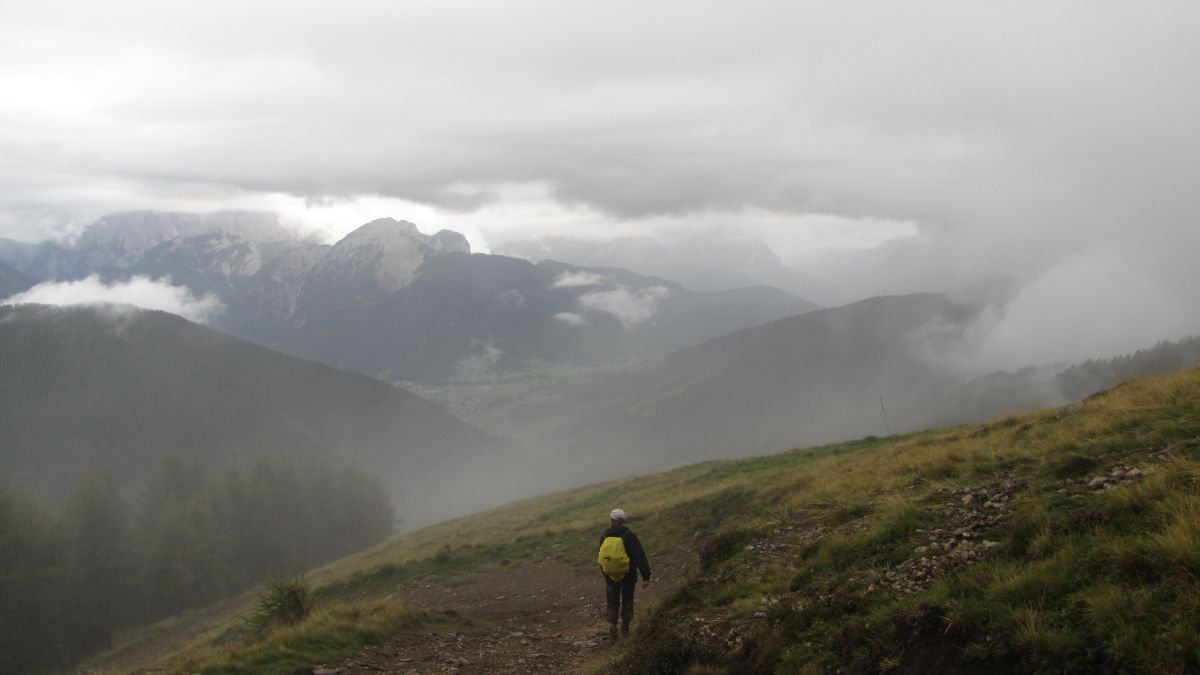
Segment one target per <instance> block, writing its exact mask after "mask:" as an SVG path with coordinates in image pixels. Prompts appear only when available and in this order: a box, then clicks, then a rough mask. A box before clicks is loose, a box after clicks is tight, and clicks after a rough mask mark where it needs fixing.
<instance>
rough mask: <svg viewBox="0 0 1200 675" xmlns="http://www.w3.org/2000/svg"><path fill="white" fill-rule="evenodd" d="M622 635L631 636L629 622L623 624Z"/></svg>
mask: <svg viewBox="0 0 1200 675" xmlns="http://www.w3.org/2000/svg"><path fill="white" fill-rule="evenodd" d="M621 637H629V622H628V621H626V622H625V623H623V624H621Z"/></svg>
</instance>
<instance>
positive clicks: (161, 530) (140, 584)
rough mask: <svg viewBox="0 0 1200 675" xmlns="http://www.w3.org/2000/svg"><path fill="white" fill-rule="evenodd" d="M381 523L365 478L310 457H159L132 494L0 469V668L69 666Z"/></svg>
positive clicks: (386, 518) (372, 535) (356, 539)
mask: <svg viewBox="0 0 1200 675" xmlns="http://www.w3.org/2000/svg"><path fill="white" fill-rule="evenodd" d="M392 526H393V512H392V508H391V505H390V503H389V500H388V496H387V494H386V493H385V492H384V490H383V488H382V486H381V484H380V481H379V480H378V479H377V478H372V477H368V476H367V475H366V474H364V473H363V472H362V471H361V470H358V469H355V468H352V467H338V466H336V465H333V464H329V463H324V462H320V461H317V460H314V459H308V460H304V461H299V462H298V461H295V460H292V459H287V458H280V457H274V458H267V457H263V458H260V459H258V460H257V461H255V462H254V463H253V465H251V466H249V467H241V466H238V465H235V464H227V465H218V466H208V465H206V464H204V463H202V462H201V461H199V460H198V459H197V458H195V457H188V456H184V455H179V454H172V455H169V456H166V457H164V458H163V459H162V460H161V461H159V462H158V463H157V464H156V466H155V467H153V472H152V476H151V478H150V480H149V482H148V484H147V485H146V486H145V488H143V489H142V490H140V491H138V492H137V493H136V494H135V495H134V497H133V498H125V497H123V496H122V495H121V492H120V490H119V489H118V486H117V483H116V481H114V480H113V477H112V476H111V475H110V474H108V473H92V472H89V473H85V474H83V475H81V476H80V477H79V479H78V480H76V481H75V483H74V486H73V488H72V490H71V492H70V494H69V495H68V497H67V500H66V502H65V503H64V504H62V505H54V506H50V505H48V504H46V503H44V502H43V501H42V500H38V499H35V498H33V497H32V496H30V495H28V494H26V493H24V492H23V491H22V490H20V488H19V487H18V486H17V485H15V484H14V481H12V480H11V479H9V477H8V476H6V475H4V472H3V471H0V533H2V535H3V546H2V547H0V597H3V598H4V602H2V603H0V672H5V673H29V672H39V671H42V670H58V669H60V668H66V667H70V666H72V665H73V664H74V663H75V662H76V661H77V660H79V659H80V658H81V657H83V656H85V655H87V654H88V653H89V652H92V651H94V650H96V649H98V648H103V647H107V646H110V645H111V643H112V638H113V635H114V632H115V631H116V630H118V629H120V628H122V627H126V626H130V625H136V624H142V623H145V622H147V621H150V620H153V619H156V618H159V617H162V616H166V615H173V614H178V613H179V612H181V611H183V610H186V609H189V608H194V607H198V606H202V605H205V604H208V603H212V602H215V601H218V600H221V599H223V598H226V597H229V596H230V595H232V594H234V593H238V592H240V591H243V590H245V589H246V588H248V587H249V586H250V585H251V584H254V583H255V582H258V581H261V580H263V579H265V578H267V577H269V576H271V575H286V574H295V573H298V572H301V571H303V570H305V569H308V568H310V567H313V566H315V565H318V564H320V563H322V562H325V561H328V560H330V559H333V558H337V557H340V556H344V555H347V554H349V553H352V552H354V551H357V550H359V549H361V548H363V547H365V546H369V545H370V544H374V543H376V542H378V541H380V540H382V539H383V538H385V537H387V536H388V535H390V534H391V532H392Z"/></svg>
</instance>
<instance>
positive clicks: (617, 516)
mask: <svg viewBox="0 0 1200 675" xmlns="http://www.w3.org/2000/svg"><path fill="white" fill-rule="evenodd" d="M608 517H609V518H612V519H613V520H625V512H624V511H622V510H621V509H613V510H612V513H610V514H608Z"/></svg>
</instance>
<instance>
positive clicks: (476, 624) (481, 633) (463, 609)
mask: <svg viewBox="0 0 1200 675" xmlns="http://www.w3.org/2000/svg"><path fill="white" fill-rule="evenodd" d="M651 563H652V565H653V567H654V575H655V581H654V583H652V584H651V585H650V587H649V588H645V589H643V588H640V587H639V588H638V592H637V600H638V605H637V607H638V613H639V614H641V613H642V612H644V611H645V609H646V607H647V605H649V604H652V603H654V602H655V601H657V600H658V599H659V598H661V597H662V596H663V595H665V593H666V592H667V590H668V589H669V586H670V585H671V583H672V581H673V580H675V579H677V578H678V577H679V575H680V573H681V572H682V567H683V566H684V565H686V564H688V561H687V560H682V559H681V560H671V559H663V558H661V557H660V558H658V559H656V557H655V556H653V554H652V555H651ZM603 584H604V582H603V581H602V580H601V578H600V575H599V573H595V574H585V573H583V572H580V571H578V570H575V569H573V568H571V567H569V566H568V565H566V564H564V563H562V562H559V561H555V560H544V561H535V562H527V563H523V564H521V565H519V566H518V565H514V566H509V567H497V568H495V569H492V570H488V571H487V572H485V573H484V574H482V575H481V576H479V577H477V578H475V579H474V580H473V581H471V582H469V583H467V584H463V585H445V584H441V583H435V582H426V583H420V584H417V585H416V586H414V587H412V588H409V589H406V590H405V591H404V592H403V595H404V596H405V597H406V598H407V599H408V600H409V601H410V602H411V603H413V604H414V605H416V606H418V607H424V608H428V609H430V610H434V611H446V612H449V613H450V614H451V615H457V616H459V617H461V618H462V619H463V620H462V621H459V622H455V625H454V626H453V627H450V628H445V629H440V630H439V629H429V630H425V631H422V632H417V633H411V634H406V635H399V636H397V637H395V638H393V639H392V640H390V641H388V642H386V643H384V644H382V645H378V646H375V647H369V648H367V649H364V650H363V651H362V652H360V653H359V654H357V655H356V656H354V657H353V658H350V659H347V660H345V661H342V662H340V663H332V664H319V665H317V666H315V667H314V668H313V669H312V671H311V672H312V673H315V674H316V675H334V674H336V675H368V674H369V675H377V674H379V673H398V674H402V675H403V674H409V673H420V674H422V675H424V674H426V673H463V674H467V673H557V674H565V673H579V672H584V671H585V670H586V669H588V668H589V667H592V668H594V667H597V666H600V665H602V664H603V663H604V662H605V661H606V660H608V658H609V657H610V656H611V655H612V654H613V653H614V650H615V648H614V647H613V646H612V645H611V644H610V643H609V641H608V623H607V622H606V620H605V618H604V614H605V607H604V586H603ZM636 627H637V621H636V619H635V621H634V630H635V631H636Z"/></svg>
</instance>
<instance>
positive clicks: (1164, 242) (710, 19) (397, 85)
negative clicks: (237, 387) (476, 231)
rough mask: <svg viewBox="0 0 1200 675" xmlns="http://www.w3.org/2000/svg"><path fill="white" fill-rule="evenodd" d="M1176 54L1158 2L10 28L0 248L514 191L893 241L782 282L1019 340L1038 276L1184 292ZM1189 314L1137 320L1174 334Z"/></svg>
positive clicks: (97, 13) (1169, 4) (104, 15)
mask: <svg viewBox="0 0 1200 675" xmlns="http://www.w3.org/2000/svg"><path fill="white" fill-rule="evenodd" d="M1196 25H1200V5H1197V4H1196V3H1192V2H1183V1H1171V0H1168V1H1166V2H1162V3H1156V5H1155V8H1154V10H1153V11H1148V10H1147V9H1146V8H1145V7H1142V6H1135V5H1122V4H1118V3H1092V2H1083V1H1082V0H1079V1H1074V2H1063V3H1053V4H1047V3H1034V2H1015V3H1004V4H1003V5H997V4H994V3H993V4H987V5H981V4H970V3H960V2H950V1H943V2H934V1H929V0H926V1H918V2H910V3H903V4H900V3H866V4H858V3H842V2H804V3H777V2H769V1H766V0H764V1H751V2H748V3H739V4H737V5H736V6H734V5H697V4H695V3H683V2H664V3H653V4H651V5H645V6H639V7H638V10H637V17H636V20H631V17H630V15H629V12H628V11H627V10H623V9H621V8H617V7H607V6H595V7H588V8H586V10H585V9H581V8H580V6H578V5H572V4H567V3H554V2H548V1H543V2H511V3H504V4H502V5H500V4H495V5H489V4H480V3H457V2H446V3H437V4H414V3H392V4H390V5H389V4H380V3H366V2H363V3H355V2H351V3H350V4H348V5H343V6H339V9H338V11H337V12H336V13H335V12H333V11H331V10H329V9H328V8H316V7H313V8H306V7H304V6H300V5H296V4H295V3H286V4H285V3H272V2H267V3H253V4H252V5H246V4H245V3H240V4H236V5H235V4H233V3H223V2H210V3H204V4H203V5H198V6H196V7H192V8H189V11H188V13H187V16H182V15H181V13H179V12H177V11H174V10H173V9H170V8H167V7H159V6H153V7H148V6H146V5H145V4H144V3H134V2H125V3H104V4H103V5H97V4H95V3H75V4H74V5H71V6H69V7H68V8H67V9H62V8H61V5H56V6H55V7H54V8H50V7H49V6H43V5H37V4H36V3H24V4H21V3H13V4H10V6H7V7H5V8H4V9H3V10H0V64H4V65H0V83H2V84H3V85H4V86H5V90H6V92H8V95H6V97H5V101H4V102H3V103H0V234H2V233H8V234H10V235H12V234H19V235H20V236H21V237H22V238H32V237H33V236H34V235H36V233H38V232H45V231H47V230H48V229H55V228H57V229H59V230H61V229H63V228H70V227H77V226H78V224H79V223H81V222H86V220H87V218H88V217H89V216H91V217H94V216H98V215H101V214H103V213H104V212H107V211H114V210H124V209H131V208H153V207H157V206H160V205H162V204H168V205H169V206H170V207H171V208H186V205H188V204H195V205H210V208H218V207H222V206H229V201H230V200H233V199H238V200H240V201H239V202H238V204H237V207H238V208H252V207H253V206H252V205H251V204H247V203H246V201H245V200H246V199H252V198H253V197H254V195H259V194H265V193H275V192H281V193H287V194H291V195H297V196H301V197H308V198H311V199H313V200H317V201H319V200H321V199H322V198H325V197H333V198H342V197H348V198H353V197H354V196H355V195H372V194H382V195H391V196H395V197H399V198H403V199H407V200H410V201H414V202H420V203H424V204H432V205H435V206H437V207H438V208H440V209H442V210H445V211H458V212H460V213H468V214H469V213H477V214H480V217H481V218H483V214H484V213H485V211H486V208H485V207H488V206H490V205H497V204H500V205H503V200H504V199H505V196H504V195H505V188H506V186H512V185H531V184H533V185H542V186H545V188H546V190H547V194H548V195H549V196H550V197H551V198H552V199H554V200H557V202H558V204H557V205H554V206H555V208H564V209H567V210H568V211H570V213H572V214H575V215H576V216H578V214H583V216H582V218H584V219H588V220H592V221H600V222H601V223H604V222H609V223H612V225H613V227H617V226H620V225H621V224H622V223H627V222H629V221H631V220H638V221H639V222H641V223H642V226H643V227H645V228H646V229H649V230H662V229H664V228H668V227H670V228H674V229H675V231H678V229H680V228H686V227H687V226H688V223H689V222H690V219H693V218H695V219H697V220H704V221H705V222H706V223H711V222H712V221H713V220H714V219H721V218H726V219H727V220H728V221H729V222H730V224H731V227H735V228H736V227H739V226H744V227H755V226H756V223H754V222H743V221H744V219H746V218H749V217H751V216H748V215H747V214H753V213H756V212H769V213H773V214H778V215H781V216H787V215H789V214H793V215H804V214H814V213H816V214H832V215H838V216H845V217H846V218H848V219H860V220H867V219H882V220H888V221H911V222H913V223H915V224H916V225H917V227H918V228H919V229H920V236H919V237H916V238H914V239H910V240H906V241H903V242H894V243H893V244H889V245H885V246H884V247H882V248H879V249H876V250H870V251H855V252H853V253H851V254H847V255H844V256H839V255H838V254H835V253H832V252H831V253H828V254H827V255H826V256H825V258H824V259H823V260H822V259H818V260H814V261H810V262H811V264H812V265H813V266H814V268H810V269H806V270H805V271H818V270H816V269H815V267H822V266H823V267H824V268H825V269H828V270H829V271H830V272H829V274H830V276H832V277H834V279H833V280H834V281H835V282H837V283H839V285H842V286H844V287H847V288H855V289H857V291H858V293H859V294H861V295H868V294H877V293H885V292H906V291H916V290H949V289H964V288H965V289H969V291H970V292H971V293H973V294H977V295H988V296H989V297H990V296H995V295H997V294H999V295H1001V296H1003V297H1005V298H1015V299H1016V300H1015V301H1017V302H1020V303H1023V304H1022V305H1020V306H1019V307H1018V308H1016V309H1013V310H1012V311H1011V312H1010V313H1009V314H1008V315H1007V316H1013V317H1015V316H1030V315H1031V314H1032V313H1033V312H1032V309H1030V307H1031V306H1030V305H1029V304H1028V303H1029V300H1028V298H1029V297H1030V296H1029V293H1031V292H1032V291H1031V290H1028V289H1035V288H1037V289H1043V290H1045V289H1046V284H1048V283H1050V282H1051V281H1053V282H1054V283H1055V284H1060V286H1056V288H1055V293H1057V295H1058V296H1059V297H1071V294H1070V293H1066V291H1067V290H1071V291H1072V292H1076V293H1083V292H1086V287H1087V285H1086V284H1084V282H1083V281H1082V279H1081V277H1079V276H1073V275H1070V274H1065V273H1062V272H1056V270H1063V269H1066V267H1065V266H1069V265H1071V264H1072V263H1071V261H1073V260H1078V259H1080V258H1081V256H1082V257H1087V256H1092V255H1096V256H1099V257H1097V258H1096V259H1097V260H1106V261H1108V264H1110V265H1119V266H1120V270H1117V271H1119V273H1120V275H1124V278H1126V279H1127V283H1126V284H1124V286H1122V287H1123V288H1140V289H1151V288H1158V289H1179V288H1197V287H1200V272H1198V271H1196V266H1195V265H1194V264H1189V263H1188V262H1187V261H1186V260H1185V259H1184V258H1186V256H1185V255H1184V254H1183V253H1182V252H1184V251H1188V250H1191V251H1194V250H1197V248H1196V247H1197V244H1198V243H1200V242H1198V241H1197V238H1198V236H1197V234H1196V233H1197V231H1200V227H1197V223H1198V222H1200V202H1197V201H1196V200H1195V199H1194V194H1193V193H1194V189H1195V188H1194V186H1195V185H1197V184H1200V135H1198V134H1196V133H1195V130H1194V126H1195V120H1196V119H1200V95H1198V94H1197V93H1196V87H1195V86H1194V83H1195V82H1196V81H1197V79H1198V78H1200V42H1198V41H1196V40H1195V39H1194V34H1193V33H1194V26H1196ZM68 47H69V48H68ZM97 55H103V58H99V57H97ZM480 208H484V211H474V212H472V211H471V210H472V209H480ZM571 209H574V210H571ZM500 214H501V215H499V216H497V215H495V214H491V215H488V217H489V218H492V219H493V220H492V221H490V222H492V223H493V224H494V223H495V222H499V221H505V222H506V223H507V221H519V220H520V219H521V217H522V214H520V213H515V214H511V215H505V214H504V212H503V211H502V210H501V211H500ZM714 214H715V215H714ZM380 215H385V214H380ZM389 215H396V216H398V217H404V216H405V215H406V214H389ZM465 217H469V216H465ZM579 220H580V217H577V218H576V219H575V221H574V222H578V221H579ZM481 227H482V226H481ZM540 227H546V228H549V227H552V225H540ZM595 227H598V226H595ZM786 227H787V225H786V224H780V225H772V226H771V228H774V231H775V232H776V233H777V234H778V235H779V236H783V235H784V234H785V233H784V232H783V231H784V230H785V229H786ZM763 229H764V228H761V227H760V228H759V231H762V230H763ZM484 234H485V235H487V236H488V237H489V238H491V233H489V232H484ZM524 234H525V236H528V234H529V233H528V232H527V233H524ZM558 234H563V233H562V232H561V231H560V232H558ZM768 234H769V233H768ZM1094 251H1105V252H1117V253H1115V254H1114V255H1115V256H1116V257H1115V258H1114V257H1113V256H1112V255H1109V254H1108V253H1104V254H1097V253H1094ZM1146 260H1149V261H1152V262H1150V263H1146V262H1145V261H1146ZM837 261H844V263H845V264H840V263H839V262H837ZM1115 272H1116V271H1115ZM1099 274H1100V273H1099V272H1096V273H1094V274H1093V276H1096V275H1099ZM1072 284H1080V285H1079V286H1078V287H1074V286H1071V285H1072ZM998 285H999V286H1003V287H1004V288H1003V290H1002V291H996V290H995V287H996V286H998ZM1105 288H1106V290H1107V292H1109V293H1116V294H1121V287H1119V288H1112V287H1107V286H1106V287H1105ZM1022 289H1026V290H1024V291H1023V290H1022ZM1185 295H1186V297H1182V298H1180V297H1179V294H1178V293H1167V292H1166V291H1164V294H1162V295H1159V296H1156V298H1155V301H1154V302H1153V303H1150V304H1151V305H1153V306H1158V307H1159V308H1160V312H1161V314H1158V315H1156V316H1155V317H1154V318H1153V320H1150V319H1148V318H1147V317H1146V316H1145V315H1144V314H1138V315H1137V316H1139V317H1141V323H1143V324H1145V323H1149V324H1156V325H1161V326H1163V330H1164V331H1166V330H1177V329H1178V330H1183V329H1188V330H1192V329H1191V328H1187V326H1193V325H1194V324H1193V323H1192V322H1190V321H1189V322H1186V326H1177V325H1176V324H1175V323H1174V322H1173V320H1172V317H1174V316H1191V311H1192V308H1193V307H1194V306H1195V304H1196V303H1195V299H1194V296H1192V295H1190V294H1185ZM1122 297H1125V296H1124V295H1123V294H1122ZM1022 298H1026V299H1024V300H1022ZM1115 306H1117V307H1126V308H1128V309H1130V311H1132V310H1133V309H1135V308H1134V307H1132V306H1131V305H1128V304H1127V303H1117V304H1116V305H1115ZM1021 307H1024V308H1025V309H1021ZM1018 309H1019V310H1020V311H1018ZM1053 319H1054V317H1053V316H1051V317H1048V320H1051V321H1052V320H1053ZM1095 326H1096V329H1097V330H1101V329H1102V328H1103V327H1104V324H1102V323H1097V324H1095ZM1162 337H1164V338H1169V337H1175V336H1172V335H1162Z"/></svg>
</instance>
